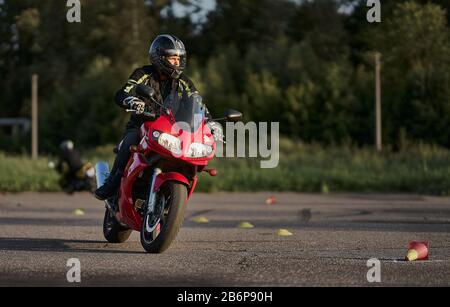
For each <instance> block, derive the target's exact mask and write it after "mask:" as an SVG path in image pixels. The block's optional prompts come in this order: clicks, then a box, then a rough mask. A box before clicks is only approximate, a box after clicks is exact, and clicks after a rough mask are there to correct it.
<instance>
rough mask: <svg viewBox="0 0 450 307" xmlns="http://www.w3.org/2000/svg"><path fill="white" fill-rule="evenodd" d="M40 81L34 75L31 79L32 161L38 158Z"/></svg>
mask: <svg viewBox="0 0 450 307" xmlns="http://www.w3.org/2000/svg"><path fill="white" fill-rule="evenodd" d="M38 80H39V77H38V75H36V74H33V75H32V77H31V159H33V160H37V158H38Z"/></svg>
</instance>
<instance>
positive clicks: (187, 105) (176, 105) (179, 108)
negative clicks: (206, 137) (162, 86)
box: [166, 93, 205, 132]
mask: <svg viewBox="0 0 450 307" xmlns="http://www.w3.org/2000/svg"><path fill="white" fill-rule="evenodd" d="M166 106H167V107H169V108H170V109H171V111H172V114H173V117H174V118H175V121H176V122H177V124H178V126H179V127H180V128H181V129H182V130H187V131H190V132H195V131H197V130H198V128H199V127H201V125H202V123H203V121H204V120H205V106H204V105H203V102H202V97H201V96H200V95H198V94H196V93H194V94H192V95H191V96H188V95H187V94H186V93H184V94H183V95H182V96H181V98H178V97H176V99H170V100H169V101H167V104H166Z"/></svg>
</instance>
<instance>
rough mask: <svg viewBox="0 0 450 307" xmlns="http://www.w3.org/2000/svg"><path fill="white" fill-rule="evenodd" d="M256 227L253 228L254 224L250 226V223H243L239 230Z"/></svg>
mask: <svg viewBox="0 0 450 307" xmlns="http://www.w3.org/2000/svg"><path fill="white" fill-rule="evenodd" d="M253 227H255V226H253V225H252V224H250V223H249V222H242V223H240V224H239V225H238V228H242V229H250V228H253Z"/></svg>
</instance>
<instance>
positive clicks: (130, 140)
mask: <svg viewBox="0 0 450 307" xmlns="http://www.w3.org/2000/svg"><path fill="white" fill-rule="evenodd" d="M139 142H140V137H139V128H137V127H130V126H127V128H126V129H125V132H124V134H123V140H122V143H121V145H120V146H119V151H118V153H117V156H116V160H115V161H114V165H113V168H112V169H111V176H113V175H118V176H119V177H122V175H123V172H124V170H125V167H126V166H127V163H128V160H129V159H130V156H131V153H130V146H132V145H138V144H139Z"/></svg>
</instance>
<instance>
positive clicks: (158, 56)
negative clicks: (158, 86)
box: [148, 34, 186, 79]
mask: <svg viewBox="0 0 450 307" xmlns="http://www.w3.org/2000/svg"><path fill="white" fill-rule="evenodd" d="M148 53H149V57H150V62H151V63H152V64H153V65H155V66H156V67H157V68H158V69H159V70H160V71H162V72H163V73H165V74H166V75H168V76H170V77H172V78H174V79H177V78H179V77H180V75H181V73H182V72H183V70H184V69H185V68H186V49H185V48H184V44H183V42H182V41H181V40H180V39H179V38H177V37H175V36H174V35H167V34H164V35H159V36H158V37H156V38H155V40H154V41H153V42H152V45H151V46H150V50H149V51H148ZM174 55H177V56H179V57H180V66H174V65H172V64H170V63H169V62H168V61H167V60H166V57H167V56H174Z"/></svg>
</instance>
